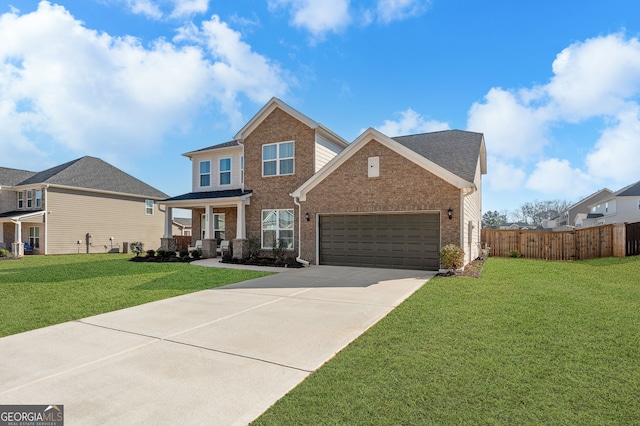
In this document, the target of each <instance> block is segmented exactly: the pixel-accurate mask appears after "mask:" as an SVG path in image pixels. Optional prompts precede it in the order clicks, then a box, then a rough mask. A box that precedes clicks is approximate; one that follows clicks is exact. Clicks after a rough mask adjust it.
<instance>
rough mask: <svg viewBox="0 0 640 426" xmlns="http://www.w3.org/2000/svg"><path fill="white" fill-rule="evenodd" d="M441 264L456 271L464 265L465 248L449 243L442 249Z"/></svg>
mask: <svg viewBox="0 0 640 426" xmlns="http://www.w3.org/2000/svg"><path fill="white" fill-rule="evenodd" d="M440 264H441V265H442V267H443V268H446V269H448V270H450V271H454V270H456V269H458V268H460V267H462V265H464V250H462V248H461V247H458V246H457V245H455V244H448V245H446V246H444V247H443V248H442V250H440Z"/></svg>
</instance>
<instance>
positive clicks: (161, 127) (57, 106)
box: [0, 2, 288, 164]
mask: <svg viewBox="0 0 640 426" xmlns="http://www.w3.org/2000/svg"><path fill="white" fill-rule="evenodd" d="M193 32H195V33H197V32H198V31H197V28H196V29H195V31H193ZM201 35H202V36H203V37H204V38H205V40H206V43H207V48H206V49H207V50H206V51H205V50H203V48H202V47H200V46H194V45H184V46H182V47H178V46H176V45H174V44H171V43H169V42H166V41H163V40H158V41H156V42H155V43H153V44H152V45H151V46H149V47H145V46H143V45H142V44H141V43H140V41H139V40H137V39H135V38H133V37H111V36H109V35H108V34H104V33H98V32H96V31H93V30H91V29H88V28H86V27H84V26H83V24H82V23H81V22H79V21H77V20H76V19H75V18H74V17H73V16H71V14H70V13H69V12H68V11H66V10H65V9H64V8H63V7H62V6H57V5H51V4H50V3H48V2H41V3H40V4H39V6H38V9H37V10H36V11H35V12H32V13H29V14H24V15H18V14H17V13H6V14H3V15H0V40H3V42H2V43H0V129H1V130H0V140H2V144H0V145H2V148H0V151H1V152H2V159H3V160H4V161H7V160H6V159H9V158H11V157H10V154H8V153H22V154H24V155H25V157H24V158H29V157H28V156H27V155H31V158H34V157H35V156H43V155H44V152H45V151H53V150H56V149H59V148H62V149H67V150H71V151H74V152H77V153H81V154H83V155H84V154H91V155H98V156H105V157H108V153H109V152H116V153H122V154H125V155H126V156H127V157H131V156H136V155H147V153H148V152H149V148H150V147H152V146H156V144H157V143H159V142H161V141H162V139H163V137H164V135H166V134H167V133H170V132H173V131H176V130H181V129H184V128H186V127H188V126H189V123H190V121H191V119H192V117H193V116H195V114H196V112H197V111H198V110H199V109H200V108H202V107H203V106H206V105H209V104H211V103H212V101H213V102H218V104H219V105H220V106H221V109H222V112H223V113H224V114H226V115H227V116H228V117H230V118H231V120H232V121H233V126H234V127H233V128H235V127H236V126H237V124H238V122H239V117H240V112H239V101H238V97H239V96H246V97H247V98H248V99H250V100H251V101H253V102H256V103H262V102H264V101H265V100H266V99H268V98H269V97H270V96H272V95H276V96H277V95H279V96H282V95H283V94H284V93H285V92H286V91H287V88H288V86H287V83H286V81H285V80H284V77H283V76H284V72H283V71H282V70H280V68H279V67H278V66H277V65H274V64H272V63H271V62H270V61H269V60H268V59H267V58H265V57H263V56H261V55H259V54H257V53H255V52H253V51H252V50H251V47H250V46H249V45H247V44H246V43H244V42H242V41H241V40H240V35H239V34H238V33H236V32H235V31H233V30H231V29H230V28H229V27H228V26H227V25H226V24H225V23H223V22H221V21H220V20H219V18H218V17H216V16H214V17H213V18H212V19H211V21H208V22H206V23H205V24H203V30H202V33H201ZM209 58H213V59H209ZM12 155H14V154H12ZM15 155H19V154H15ZM15 164H18V163H15Z"/></svg>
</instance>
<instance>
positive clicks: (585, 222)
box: [576, 181, 640, 227]
mask: <svg viewBox="0 0 640 426" xmlns="http://www.w3.org/2000/svg"><path fill="white" fill-rule="evenodd" d="M588 207H589V212H588V213H587V214H579V215H577V216H576V226H580V227H590V226H598V225H607V224H610V223H625V222H626V223H634V222H640V181H638V182H636V183H634V184H631V185H629V186H626V187H624V188H622V189H621V190H619V191H617V192H614V193H613V194H610V195H609V196H608V197H605V198H602V199H600V200H598V201H596V202H593V203H591V204H590V205H589V206H588Z"/></svg>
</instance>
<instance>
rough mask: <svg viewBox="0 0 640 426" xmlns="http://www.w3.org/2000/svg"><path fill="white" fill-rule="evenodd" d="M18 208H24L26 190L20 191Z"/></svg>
mask: <svg viewBox="0 0 640 426" xmlns="http://www.w3.org/2000/svg"><path fill="white" fill-rule="evenodd" d="M18 208H19V209H23V208H24V192H22V191H20V192H18Z"/></svg>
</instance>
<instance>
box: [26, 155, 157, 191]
mask: <svg viewBox="0 0 640 426" xmlns="http://www.w3.org/2000/svg"><path fill="white" fill-rule="evenodd" d="M35 184H49V185H59V186H66V187H73V188H82V189H90V190H98V191H105V192H116V193H123V194H131V195H139V196H145V197H149V198H157V199H164V198H167V194H165V193H163V192H161V191H159V190H157V189H155V188H153V187H152V186H150V185H147V184H146V183H144V182H142V181H141V180H139V179H136V178H134V177H133V176H131V175H129V174H127V173H125V172H123V171H122V170H120V169H118V168H116V167H114V166H112V165H111V164H109V163H107V162H105V161H103V160H101V159H99V158H95V157H89V156H86V157H82V158H78V159H77V160H73V161H69V162H68V163H64V164H61V165H59V166H55V167H52V168H50V169H47V170H44V171H42V172H39V173H34V174H33V175H31V176H30V177H28V178H27V179H25V180H24V181H22V182H20V183H19V185H21V186H22V185H35Z"/></svg>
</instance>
